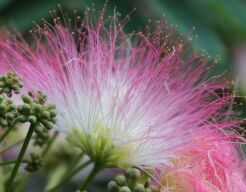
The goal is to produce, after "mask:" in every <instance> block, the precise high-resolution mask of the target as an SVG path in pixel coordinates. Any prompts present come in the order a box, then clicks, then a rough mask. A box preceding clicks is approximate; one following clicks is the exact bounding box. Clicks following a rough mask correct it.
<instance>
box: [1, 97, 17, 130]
mask: <svg viewBox="0 0 246 192" xmlns="http://www.w3.org/2000/svg"><path fill="white" fill-rule="evenodd" d="M17 116H18V113H17V110H16V106H15V105H14V104H13V101H11V100H9V99H6V98H5V97H4V96H3V95H0V127H3V128H12V127H14V126H15V124H16V121H17V119H16V118H17Z"/></svg>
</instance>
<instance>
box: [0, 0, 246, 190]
mask: <svg viewBox="0 0 246 192" xmlns="http://www.w3.org/2000/svg"><path fill="white" fill-rule="evenodd" d="M92 3H94V4H95V5H94V6H95V8H96V10H98V11H99V10H101V9H102V7H103V5H104V3H105V0H93V1H90V0H0V28H6V27H7V28H9V29H14V28H16V29H17V30H18V31H20V32H21V33H22V34H23V35H24V36H25V37H26V36H27V35H28V31H29V30H30V29H31V27H32V26H33V21H34V20H35V22H36V23H40V24H41V23H42V19H41V18H44V19H46V20H50V19H51V15H50V11H51V10H53V9H56V10H58V4H61V6H62V10H63V11H64V12H68V14H69V15H72V16H73V12H74V10H77V15H81V16H82V15H83V12H84V10H85V8H86V6H89V7H90V6H91V5H92ZM115 8H116V10H117V11H119V12H120V13H121V14H122V15H123V16H124V15H127V14H129V13H130V12H132V11H133V10H134V8H136V10H135V11H134V12H133V13H132V14H131V16H130V17H131V21H129V23H128V24H127V25H126V30H127V31H134V30H135V31H136V30H139V29H143V27H144V26H145V24H146V23H147V21H148V19H151V20H155V19H161V18H163V15H165V19H166V20H167V22H168V23H169V24H172V25H174V26H177V31H178V32H180V33H182V34H184V35H185V34H189V33H190V32H191V31H192V36H193V37H194V38H193V41H192V44H193V46H194V49H195V50H196V51H198V52H201V51H205V52H206V53H207V54H208V55H209V56H210V57H211V59H219V63H218V64H217V65H216V67H215V72H214V74H220V73H223V72H225V71H228V73H227V74H226V78H227V79H228V80H234V81H235V82H236V84H235V89H240V91H241V95H244V94H245V93H246V91H244V90H246V77H245V81H244V76H246V73H244V72H246V67H243V68H245V71H242V70H241V68H240V67H242V65H246V48H245V47H246V0H109V1H108V3H107V9H106V10H107V13H108V14H112V13H113V12H114V9H115ZM193 27H195V30H193ZM239 71H240V73H239ZM241 79H243V80H242V81H240V80H241ZM238 83H239V84H238ZM239 100H240V102H243V103H244V105H243V106H242V107H241V109H240V110H241V111H243V113H242V116H243V117H246V102H245V101H244V100H243V99H239ZM102 180H103V179H102ZM102 180H100V179H99V183H103V185H101V184H99V186H104V187H105V185H104V182H103V181H102ZM42 183H45V177H43V175H42V174H41V175H38V176H37V179H36V180H35V179H34V180H32V181H31V183H30V186H31V187H29V188H30V189H34V188H33V186H34V185H36V186H37V187H38V188H39V190H38V189H35V191H42V188H40V187H39V185H42ZM71 187H74V184H72V183H70V184H69V185H68V186H67V188H68V191H71V189H72V188H71ZM29 188H27V189H26V191H29V190H28V189H29ZM30 191H32V190H30ZM64 191H66V190H65V189H64ZM93 191H98V190H94V189H93ZM100 191H103V190H102V188H100Z"/></svg>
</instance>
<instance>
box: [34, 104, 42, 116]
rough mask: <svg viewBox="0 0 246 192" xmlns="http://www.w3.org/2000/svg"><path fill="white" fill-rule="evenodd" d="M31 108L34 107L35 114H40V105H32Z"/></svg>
mask: <svg viewBox="0 0 246 192" xmlns="http://www.w3.org/2000/svg"><path fill="white" fill-rule="evenodd" d="M33 107H34V111H35V112H36V113H37V114H39V113H41V112H42V105H40V104H36V103H35V104H34V105H33Z"/></svg>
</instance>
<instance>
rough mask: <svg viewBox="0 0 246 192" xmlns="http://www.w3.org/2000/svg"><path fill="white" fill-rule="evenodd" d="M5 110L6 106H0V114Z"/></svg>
mask: <svg viewBox="0 0 246 192" xmlns="http://www.w3.org/2000/svg"><path fill="white" fill-rule="evenodd" d="M6 109H7V106H6V105H5V104H3V103H1V104H0V112H3V111H5V110H6Z"/></svg>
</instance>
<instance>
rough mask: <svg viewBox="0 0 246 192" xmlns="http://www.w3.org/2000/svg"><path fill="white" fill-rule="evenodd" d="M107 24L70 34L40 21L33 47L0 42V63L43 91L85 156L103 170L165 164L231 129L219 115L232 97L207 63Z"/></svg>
mask: <svg viewBox="0 0 246 192" xmlns="http://www.w3.org/2000/svg"><path fill="white" fill-rule="evenodd" d="M106 25H108V26H109V27H108V28H107V27H105V26H106ZM106 25H104V23H103V19H102V18H101V17H100V19H99V20H98V22H97V24H96V25H95V27H94V26H93V25H92V24H91V22H89V21H88V19H85V22H83V24H82V25H81V28H79V29H75V31H74V32H71V31H70V30H69V29H68V28H64V27H62V26H61V25H60V24H55V25H54V26H49V24H46V25H45V26H44V27H43V28H40V27H38V29H37V30H36V33H35V35H34V37H35V40H36V41H35V43H34V45H33V46H30V45H28V44H27V43H26V42H25V41H23V40H22V39H21V40H19V38H11V39H9V40H7V41H6V40H2V41H1V42H0V54H1V55H0V65H5V66H6V65H8V66H9V67H10V69H13V70H15V71H16V72H17V73H18V74H20V75H21V76H22V78H23V79H24V82H25V85H26V87H27V88H29V89H33V88H35V89H39V90H41V91H43V92H46V93H47V94H48V96H49V99H50V100H51V101H52V102H54V103H55V104H56V105H57V111H58V116H57V123H56V129H57V130H58V131H64V132H67V133H68V134H71V139H70V140H71V141H72V142H73V143H75V144H76V145H77V146H79V147H80V148H81V149H82V150H83V151H84V152H85V153H87V154H88V155H89V156H90V157H91V158H92V159H94V160H97V161H101V162H102V163H103V164H104V165H105V166H108V167H110V166H139V167H142V166H144V167H159V166H160V165H162V164H165V165H170V164H173V162H172V159H173V158H175V157H176V154H177V153H178V152H180V151H182V150H183V149H184V148H186V146H187V145H189V144H190V142H191V141H193V140H192V138H194V137H196V135H202V136H204V137H207V136H208V135H210V134H211V133H213V132H222V131H223V130H225V129H230V128H232V127H233V126H235V125H236V124H237V122H235V121H229V120H228V119H227V118H226V117H227V116H229V115H230V114H229V112H227V110H226V107H227V106H229V104H230V99H231V96H228V95H225V94H223V93H221V94H220V96H219V95H218V94H217V93H216V92H215V91H216V90H218V89H219V90H222V89H223V87H224V86H225V85H224V84H223V83H221V82H219V81H217V80H215V79H216V78H213V79H210V80H209V79H208V73H209V71H210V68H211V67H208V66H207V64H206V59H205V58H204V57H202V56H199V55H196V54H194V53H191V52H190V51H189V50H187V49H186V47H185V45H184V44H183V42H182V39H180V40H177V41H175V42H172V41H170V38H168V37H165V38H162V37H164V36H163V34H162V32H161V29H160V28H159V29H158V30H157V31H156V32H155V33H150V32H149V33H147V34H145V35H144V34H142V33H138V34H135V35H126V34H124V33H123V32H122V28H121V25H119V24H117V23H115V22H114V20H112V23H107V24H106Z"/></svg>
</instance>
